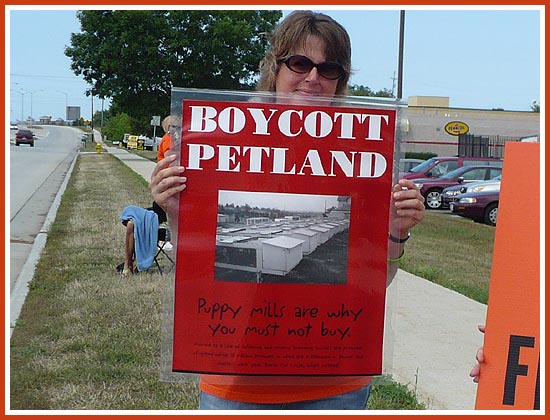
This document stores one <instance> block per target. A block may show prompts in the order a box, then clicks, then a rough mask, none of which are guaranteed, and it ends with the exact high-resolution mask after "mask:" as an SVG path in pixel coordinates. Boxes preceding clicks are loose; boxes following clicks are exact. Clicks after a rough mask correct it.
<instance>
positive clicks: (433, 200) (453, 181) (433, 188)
mask: <svg viewBox="0 0 550 420" xmlns="http://www.w3.org/2000/svg"><path fill="white" fill-rule="evenodd" d="M501 173H502V168H501V167H498V166H463V167H461V168H458V169H455V170H454V171H451V172H449V173H447V174H446V175H443V176H441V177H439V178H418V179H414V180H413V181H414V184H415V185H416V187H417V188H418V189H419V190H420V193H421V194H422V195H423V196H424V199H425V201H424V204H425V206H426V208H427V209H430V210H437V209H440V208H442V207H443V202H442V200H441V193H442V192H443V190H444V189H445V188H447V187H451V186H453V185H458V184H462V183H468V182H474V181H487V180H489V179H493V178H494V177H496V176H498V175H500V174H501Z"/></svg>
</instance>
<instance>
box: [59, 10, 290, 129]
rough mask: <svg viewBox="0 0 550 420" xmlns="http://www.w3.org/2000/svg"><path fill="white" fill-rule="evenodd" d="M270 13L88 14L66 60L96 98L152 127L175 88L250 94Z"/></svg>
mask: <svg viewBox="0 0 550 420" xmlns="http://www.w3.org/2000/svg"><path fill="white" fill-rule="evenodd" d="M281 16H282V13H281V12H280V11H268V10H225V11H221V10H220V11H216V10H213V11H212V10H201V11H196V10H83V11H79V12H78V13H77V17H78V19H79V21H80V25H81V32H80V33H73V34H71V43H70V46H68V47H67V48H66V49H65V55H67V56H68V57H69V58H70V59H71V69H72V70H73V71H74V73H75V74H76V75H82V77H83V78H84V80H86V82H88V83H89V84H90V86H91V90H93V92H94V95H96V96H102V97H105V98H111V104H112V105H111V111H112V114H113V115H116V114H117V113H120V112H126V113H128V115H129V116H130V117H131V118H132V120H133V121H135V124H137V126H136V127H133V128H134V131H138V132H144V131H146V130H150V119H151V116H153V115H162V116H164V115H167V114H168V113H169V110H170V91H171V88H172V87H183V88H210V89H251V88H252V85H253V82H254V80H255V77H256V76H257V71H258V63H259V61H260V59H261V58H262V57H263V54H264V52H265V49H266V48H267V42H268V39H267V37H266V36H265V34H266V33H269V32H271V31H272V30H273V27H274V26H275V24H276V23H277V22H278V21H279V19H280V18H281Z"/></svg>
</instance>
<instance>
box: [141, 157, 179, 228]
mask: <svg viewBox="0 0 550 420" xmlns="http://www.w3.org/2000/svg"><path fill="white" fill-rule="evenodd" d="M176 158H177V155H176V154H175V153H171V154H167V155H166V157H165V158H164V159H162V160H161V161H159V162H158V163H157V164H156V165H155V169H154V170H153V174H152V175H151V180H150V181H149V188H150V189H151V194H152V195H153V199H154V200H155V201H156V203H157V204H158V205H159V206H160V207H162V209H163V210H164V211H165V212H166V214H167V216H168V220H177V213H178V201H179V200H178V198H179V193H180V192H182V191H183V190H185V188H186V183H187V178H186V177H185V176H183V172H184V171H185V168H184V167H183V166H178V165H174V166H171V165H172V164H173V163H174V162H175V160H176Z"/></svg>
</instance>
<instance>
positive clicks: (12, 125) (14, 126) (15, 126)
mask: <svg viewBox="0 0 550 420" xmlns="http://www.w3.org/2000/svg"><path fill="white" fill-rule="evenodd" d="M17 129H18V127H17V124H10V130H17Z"/></svg>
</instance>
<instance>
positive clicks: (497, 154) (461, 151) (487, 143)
mask: <svg viewBox="0 0 550 420" xmlns="http://www.w3.org/2000/svg"><path fill="white" fill-rule="evenodd" d="M520 139H521V137H509V136H476V135H474V134H461V135H460V136H458V156H460V157H494V158H502V157H504V143H506V142H508V141H513V142H518V141H520Z"/></svg>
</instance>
